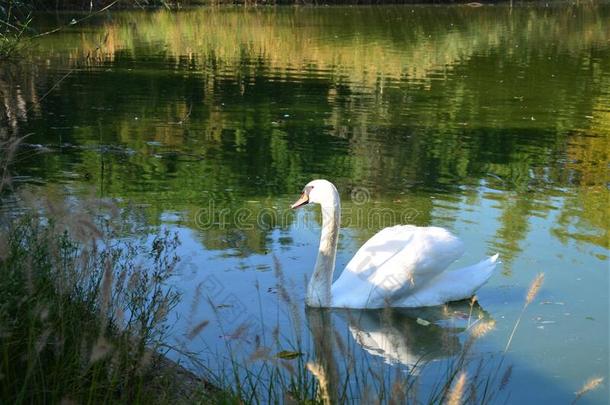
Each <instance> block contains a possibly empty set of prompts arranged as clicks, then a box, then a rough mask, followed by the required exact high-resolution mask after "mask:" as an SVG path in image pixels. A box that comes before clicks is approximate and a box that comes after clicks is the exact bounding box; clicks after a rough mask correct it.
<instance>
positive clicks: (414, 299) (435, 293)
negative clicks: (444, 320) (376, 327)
mask: <svg viewBox="0 0 610 405" xmlns="http://www.w3.org/2000/svg"><path fill="white" fill-rule="evenodd" d="M499 257H500V255H499V254H498V253H496V254H495V255H493V256H490V257H488V258H487V259H485V260H482V261H480V262H479V263H477V264H473V265H472V266H468V267H462V268H460V269H455V270H449V271H444V272H442V273H441V274H439V275H438V276H436V277H435V278H433V279H432V280H430V282H429V283H428V284H427V285H426V286H425V287H422V289H420V290H419V291H417V292H416V293H414V294H412V295H410V296H408V297H407V298H406V299H405V300H404V301H403V302H401V303H400V304H399V305H396V306H403V307H420V306H433V305H442V304H444V303H446V302H449V301H459V300H463V299H467V298H470V297H472V296H473V295H474V293H475V292H476V291H477V290H478V289H479V288H481V286H483V284H485V283H486V282H487V280H489V278H490V277H491V275H492V273H493V271H494V269H495V268H496V264H498V258H499Z"/></svg>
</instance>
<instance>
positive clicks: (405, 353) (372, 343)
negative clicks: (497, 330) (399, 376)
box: [306, 301, 490, 381]
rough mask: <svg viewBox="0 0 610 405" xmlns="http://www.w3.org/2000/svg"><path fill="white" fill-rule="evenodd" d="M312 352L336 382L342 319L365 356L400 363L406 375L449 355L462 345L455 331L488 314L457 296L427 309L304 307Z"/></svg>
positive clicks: (457, 331) (467, 326)
mask: <svg viewBox="0 0 610 405" xmlns="http://www.w3.org/2000/svg"><path fill="white" fill-rule="evenodd" d="M306 313H307V321H308V324H309V328H310V331H311V333H312V337H313V342H314V347H315V352H316V353H315V357H316V361H317V362H319V363H320V364H321V365H322V367H323V368H324V369H325V372H326V373H327V375H329V376H331V378H330V381H337V379H336V377H337V376H338V374H337V362H336V357H337V356H341V355H342V354H343V355H344V354H345V353H342V350H344V349H343V348H341V347H340V346H341V344H340V343H339V342H337V340H338V339H337V338H336V336H343V334H342V333H341V332H342V331H344V330H345V325H343V326H342V327H341V326H339V327H336V326H335V325H333V321H334V320H338V321H340V323H345V324H346V325H347V329H348V330H349V332H350V335H351V337H352V338H353V340H354V341H355V342H356V343H357V344H358V345H359V346H360V347H362V349H363V350H364V351H365V352H367V353H368V354H369V355H372V356H376V357H380V358H381V359H382V360H383V361H384V362H385V363H387V364H391V365H398V366H404V367H406V368H407V369H408V370H409V373H410V374H412V375H417V374H418V373H419V372H420V369H421V367H423V366H424V365H425V364H428V363H429V362H431V361H435V360H439V359H443V358H447V357H451V356H453V355H455V354H457V353H458V352H460V351H461V350H462V346H463V345H462V340H461V339H460V336H461V335H462V333H463V332H465V331H466V330H467V329H468V328H469V326H472V325H473V324H475V323H476V322H480V321H482V320H490V316H489V314H488V313H486V312H485V311H484V310H483V309H482V308H481V307H480V306H479V305H478V304H477V303H475V304H474V305H472V306H471V304H470V302H469V301H460V302H456V303H451V304H448V305H444V306H437V307H427V308H388V309H381V310H374V309H364V310H355V309H320V308H307V309H306Z"/></svg>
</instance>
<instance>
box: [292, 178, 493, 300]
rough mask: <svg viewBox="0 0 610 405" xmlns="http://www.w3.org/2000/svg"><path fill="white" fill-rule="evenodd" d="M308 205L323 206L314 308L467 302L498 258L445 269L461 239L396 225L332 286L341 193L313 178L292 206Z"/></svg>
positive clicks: (311, 292) (310, 296)
mask: <svg viewBox="0 0 610 405" xmlns="http://www.w3.org/2000/svg"><path fill="white" fill-rule="evenodd" d="M308 203H316V204H320V206H321V208H322V234H321V236H320V247H319V250H318V257H317V259H316V264H315V268H314V272H313V275H312V277H311V280H310V281H309V284H308V286H307V296H306V299H305V300H306V303H307V305H309V306H312V307H335V308H341V307H342V308H383V307H387V306H390V307H427V306H434V305H441V304H444V303H445V302H449V301H457V300H461V299H465V298H469V297H471V296H472V295H473V294H474V292H475V291H476V290H477V289H478V288H479V287H481V286H482V285H483V284H485V282H487V280H488V279H489V277H490V276H491V273H492V272H493V269H494V268H495V266H496V262H497V260H498V255H497V254H496V255H494V256H492V257H490V258H488V259H486V260H483V261H481V262H480V263H478V264H475V265H473V266H469V267H464V268H461V269H455V270H447V267H448V266H449V265H450V264H451V263H452V262H454V261H455V260H457V259H458V258H459V257H460V256H462V254H463V252H464V248H463V245H462V242H461V241H460V240H459V239H458V238H456V237H455V236H453V235H452V234H451V233H450V232H449V231H447V230H445V229H443V228H437V227H417V226H412V225H397V226H393V227H390V228H385V229H382V230H381V231H379V232H378V233H377V234H376V235H374V236H373V237H372V238H371V239H369V240H368V241H367V242H366V243H365V244H364V245H363V246H362V247H361V248H360V249H359V250H358V252H356V254H355V255H354V257H353V258H352V260H350V261H349V263H348V264H347V266H346V267H345V269H344V270H343V272H342V273H341V275H340V276H339V278H338V279H337V281H335V282H334V283H332V279H333V272H334V270H335V256H336V253H337V241H338V236H339V223H340V217H341V203H340V200H339V193H338V192H337V189H336V188H335V186H334V185H333V184H332V183H331V182H329V181H327V180H313V181H311V182H309V183H308V184H307V185H306V186H305V188H304V189H303V193H302V194H301V197H300V198H299V199H298V200H297V201H296V202H295V203H294V204H292V206H291V208H293V209H294V208H298V207H301V206H303V205H305V204H308ZM331 284H332V286H331Z"/></svg>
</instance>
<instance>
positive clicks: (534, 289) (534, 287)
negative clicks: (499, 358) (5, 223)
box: [504, 273, 544, 353]
mask: <svg viewBox="0 0 610 405" xmlns="http://www.w3.org/2000/svg"><path fill="white" fill-rule="evenodd" d="M543 281H544V273H539V274H538V275H537V276H536V278H535V279H534V281H533V282H532V284H531V285H530V288H529V290H528V291H527V295H526V297H525V303H524V304H523V309H521V313H520V314H519V317H518V318H517V322H515V326H513V330H512V332H511V333H510V336H509V337H508V341H507V342H506V347H505V348H504V353H506V352H507V351H508V349H509V347H510V344H511V342H512V341H513V337H514V336H515V332H516V331H517V328H518V327H519V324H520V323H521V318H522V317H523V314H524V313H525V310H526V308H527V307H528V305H529V304H531V303H532V301H534V298H536V295H538V291H540V288H541V287H542V283H543Z"/></svg>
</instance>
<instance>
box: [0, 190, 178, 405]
mask: <svg viewBox="0 0 610 405" xmlns="http://www.w3.org/2000/svg"><path fill="white" fill-rule="evenodd" d="M28 199H29V200H32V201H33V202H31V203H30V204H29V205H28V206H26V207H22V208H21V209H22V212H21V214H19V215H16V214H7V213H5V214H4V215H3V216H2V223H1V225H0V226H1V228H2V232H0V272H1V274H2V277H0V297H1V300H0V325H2V327H1V330H0V334H1V341H0V353H1V355H2V359H1V363H0V375H1V376H2V378H0V402H2V403H58V402H60V401H65V400H71V401H76V402H77V403H102V402H115V401H120V402H135V403H139V402H144V401H150V400H154V401H155V402H159V399H163V398H166V399H168V400H169V398H171V396H172V393H173V391H175V387H178V386H179V385H176V384H174V383H171V384H170V383H169V381H170V380H171V376H172V374H175V373H173V372H172V373H169V374H167V375H166V374H164V373H159V372H157V370H158V365H159V364H160V362H162V358H161V357H160V356H159V355H158V353H160V352H162V351H163V350H165V349H164V348H165V346H164V340H165V337H166V335H167V333H168V331H169V329H168V328H169V325H168V324H167V322H166V321H167V314H168V312H169V311H171V309H172V308H173V307H174V305H175V304H176V303H177V301H178V299H179V295H178V294H177V292H176V291H175V290H174V289H172V288H171V287H169V286H168V283H167V282H168V280H169V279H170V277H171V276H172V272H173V269H174V268H175V266H176V264H177V261H178V257H177V256H176V254H175V249H176V247H177V246H178V243H179V241H178V239H177V238H176V237H175V235H173V234H171V233H169V232H162V233H160V234H159V235H157V236H155V237H153V238H147V239H145V240H138V239H133V238H120V237H119V236H120V233H119V232H120V229H117V228H115V227H114V225H113V223H116V222H119V223H120V219H121V218H120V211H119V210H118V209H117V208H116V207H115V206H113V205H112V204H110V203H107V202H103V201H97V200H94V201H93V202H91V204H90V205H82V203H79V204H78V205H72V204H68V203H66V202H65V201H64V200H61V199H59V200H53V199H50V198H40V195H33V194H32V195H30V196H26V197H24V198H23V199H22V200H28ZM173 387H174V388H173ZM161 402H162V401H161Z"/></svg>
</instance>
